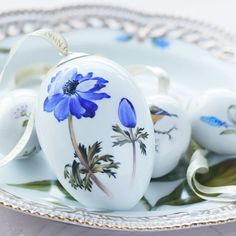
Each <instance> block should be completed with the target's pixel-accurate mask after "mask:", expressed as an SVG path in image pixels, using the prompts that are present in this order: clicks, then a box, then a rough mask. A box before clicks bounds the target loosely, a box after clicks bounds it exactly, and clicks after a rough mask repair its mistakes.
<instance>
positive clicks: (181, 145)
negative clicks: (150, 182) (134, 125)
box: [148, 95, 191, 178]
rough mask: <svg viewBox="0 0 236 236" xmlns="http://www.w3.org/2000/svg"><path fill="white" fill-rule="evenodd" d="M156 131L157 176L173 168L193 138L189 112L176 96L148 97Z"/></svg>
mask: <svg viewBox="0 0 236 236" xmlns="http://www.w3.org/2000/svg"><path fill="white" fill-rule="evenodd" d="M148 104H149V108H150V112H151V116H152V121H153V125H154V132H155V148H156V154H155V163H154V169H153V173H152V177H153V178H157V177H160V176H163V175H165V174H167V173H169V172H170V171H171V170H173V169H174V168H175V167H176V166H177V164H178V162H179V160H180V158H181V157H182V155H183V153H184V152H185V151H186V150H187V148H188V145H189V142H190V138H191V124H190V119H189V117H188V114H187V113H186V112H185V110H184V109H183V108H182V107H181V105H180V104H179V103H178V102H176V101H175V100H174V98H172V97H169V96H166V95H157V96H153V97H149V98H148Z"/></svg>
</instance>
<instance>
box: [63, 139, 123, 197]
mask: <svg viewBox="0 0 236 236" xmlns="http://www.w3.org/2000/svg"><path fill="white" fill-rule="evenodd" d="M78 149H79V150H80V152H81V154H82V155H83V159H84V160H85V162H86V163H87V165H88V166H89V169H87V168H85V167H84V166H83V165H81V163H80V160H79V158H78V156H77V154H76V153H75V154H74V161H73V163H72V165H66V166H65V171H64V176H65V178H68V179H69V183H70V184H71V186H72V187H73V188H74V189H77V188H78V187H79V188H81V189H84V190H88V191H90V192H91V191H92V185H93V181H96V180H94V175H93V174H95V173H104V174H107V176H108V177H109V178H110V177H113V178H116V172H115V169H118V168H119V165H120V163H119V162H114V160H113V156H112V155H107V154H106V155H100V152H101V151H102V148H101V142H100V143H99V142H96V143H94V144H93V145H92V146H89V147H88V150H87V148H85V146H84V145H81V144H79V146H78Z"/></svg>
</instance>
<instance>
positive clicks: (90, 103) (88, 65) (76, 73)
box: [36, 54, 155, 210]
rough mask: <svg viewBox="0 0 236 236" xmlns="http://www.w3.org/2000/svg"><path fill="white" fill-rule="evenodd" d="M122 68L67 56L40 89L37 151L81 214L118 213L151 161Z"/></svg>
mask: <svg viewBox="0 0 236 236" xmlns="http://www.w3.org/2000/svg"><path fill="white" fill-rule="evenodd" d="M140 94H141V92H140V90H139V89H138V87H137V86H136V85H135V84H134V82H133V81H132V79H131V75H130V74H129V72H127V71H126V70H125V69H123V68H122V67H121V66H119V65H118V64H116V63H114V62H113V61H111V60H108V59H105V58H103V57H99V56H88V55H83V56H81V55H77V54H72V55H70V57H69V58H65V59H63V61H62V62H61V63H59V64H58V66H56V67H55V68H54V69H53V70H51V71H50V72H49V74H48V75H47V77H46V78H45V80H44V82H43V83H42V86H41V90H40V95H39V100H38V105H37V113H36V128H37V133H38V137H39V140H40V144H41V147H42V149H43V151H44V153H45V154H46V157H47V159H48V161H49V162H50V164H51V166H52V168H53V169H54V171H55V173H56V175H57V178H58V179H59V181H60V182H61V184H62V185H63V186H64V187H65V189H66V190H67V191H68V192H69V193H70V194H71V195H72V196H73V197H74V198H75V199H77V200H78V201H79V202H80V203H82V204H83V205H85V206H86V207H88V208H96V209H118V210H124V209H129V208H131V207H133V206H134V205H135V204H137V202H138V201H139V200H140V198H141V197H142V196H143V195H144V193H145V191H146V189H147V187H148V184H149V181H150V179H151V173H152V169H153V163H154V152H155V149H154V146H155V143H154V142H155V139H154V131H153V126H152V120H151V116H150V114H149V109H148V105H147V103H146V101H145V98H144V97H143V96H142V95H140Z"/></svg>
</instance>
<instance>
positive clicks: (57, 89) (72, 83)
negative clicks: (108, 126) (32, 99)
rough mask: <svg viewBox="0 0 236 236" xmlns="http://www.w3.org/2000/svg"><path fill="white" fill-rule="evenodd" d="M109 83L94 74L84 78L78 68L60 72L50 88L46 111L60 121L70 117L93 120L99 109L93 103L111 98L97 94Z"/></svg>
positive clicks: (45, 105)
mask: <svg viewBox="0 0 236 236" xmlns="http://www.w3.org/2000/svg"><path fill="white" fill-rule="evenodd" d="M107 83H108V81H107V80H105V79H104V78H101V77H97V76H95V77H94V75H93V72H89V73H87V74H86V75H85V76H83V75H82V74H80V73H78V72H77V69H76V68H73V69H71V68H70V69H66V70H64V71H59V72H58V73H57V74H56V75H55V76H54V77H52V79H51V83H50V84H49V86H48V97H47V98H46V99H45V101H44V111H46V112H53V113H54V116H55V118H56V119H57V120H58V121H63V120H65V119H67V118H68V116H69V115H72V116H75V117H76V118H77V119H80V118H81V117H85V118H86V117H90V118H93V117H94V116H95V112H96V111H97V109H98V105H97V104H96V103H95V102H93V101H96V100H102V99H104V98H110V96H109V95H108V94H107V93H97V92H98V91H100V90H101V89H102V88H104V87H106V84H107Z"/></svg>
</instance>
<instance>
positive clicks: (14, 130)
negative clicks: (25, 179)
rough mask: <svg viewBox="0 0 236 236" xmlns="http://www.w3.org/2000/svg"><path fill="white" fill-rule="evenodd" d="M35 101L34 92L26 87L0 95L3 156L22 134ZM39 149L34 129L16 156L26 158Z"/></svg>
mask: <svg viewBox="0 0 236 236" xmlns="http://www.w3.org/2000/svg"><path fill="white" fill-rule="evenodd" d="M35 101H36V93H35V92H34V91H32V90H27V89H18V90H14V91H12V92H9V93H7V94H5V95H2V96H1V97H0V113H1V116H0V146H1V148H0V152H1V154H2V155H3V156H4V155H7V154H8V153H9V152H10V151H11V149H12V148H14V146H15V145H16V144H17V142H18V141H19V140H20V138H21V136H22V135H23V133H24V130H25V128H26V126H27V122H28V119H29V116H30V114H31V110H32V107H33V106H34V105H35ZM6 137H7V138H6ZM39 150H40V147H39V143H38V139H37V135H36V132H35V130H34V131H33V133H32V135H31V139H30V141H29V142H28V144H27V145H26V146H25V148H24V150H23V151H22V153H21V155H20V156H18V158H27V157H29V156H30V155H32V154H35V153H37V152H38V151H39Z"/></svg>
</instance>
